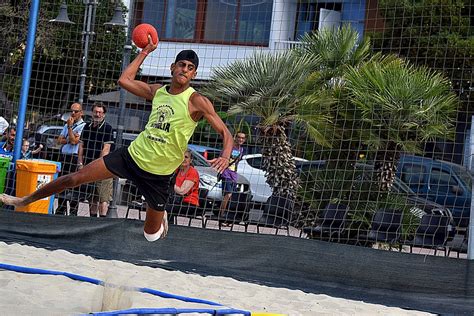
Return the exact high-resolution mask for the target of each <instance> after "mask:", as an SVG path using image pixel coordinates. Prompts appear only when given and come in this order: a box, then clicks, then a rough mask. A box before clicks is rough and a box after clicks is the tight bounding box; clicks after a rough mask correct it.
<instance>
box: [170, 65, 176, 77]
mask: <svg viewBox="0 0 474 316" xmlns="http://www.w3.org/2000/svg"><path fill="white" fill-rule="evenodd" d="M175 66H176V64H175V63H172V64H171V66H170V70H171V75H173V69H174V67H175Z"/></svg>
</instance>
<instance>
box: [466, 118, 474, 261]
mask: <svg viewBox="0 0 474 316" xmlns="http://www.w3.org/2000/svg"><path fill="white" fill-rule="evenodd" d="M468 157H469V171H470V172H471V174H472V171H473V170H474V161H473V160H474V115H473V116H472V117H471V133H470V135H469V156H468ZM473 192H474V181H473V183H472V188H471V212H470V214H469V228H468V234H469V239H468V243H467V259H469V260H473V259H474V200H473V197H474V195H473V194H472V193H473Z"/></svg>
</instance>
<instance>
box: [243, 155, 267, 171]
mask: <svg viewBox="0 0 474 316" xmlns="http://www.w3.org/2000/svg"><path fill="white" fill-rule="evenodd" d="M245 160H246V161H247V163H248V164H249V165H250V166H252V167H253V168H257V169H262V168H263V165H262V163H263V162H262V157H254V158H247V159H245Z"/></svg>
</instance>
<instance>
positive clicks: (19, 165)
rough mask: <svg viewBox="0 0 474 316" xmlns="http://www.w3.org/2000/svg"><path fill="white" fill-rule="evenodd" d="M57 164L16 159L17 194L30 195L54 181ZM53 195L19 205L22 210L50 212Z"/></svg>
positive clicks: (18, 209) (18, 208) (17, 209)
mask: <svg viewBox="0 0 474 316" xmlns="http://www.w3.org/2000/svg"><path fill="white" fill-rule="evenodd" d="M55 174H56V164H54V163H51V162H46V161H41V160H17V161H16V196H17V197H22V196H25V195H28V194H30V193H32V192H34V191H36V190H38V189H39V188H40V187H42V186H43V185H45V184H46V183H49V182H51V181H53V179H54V175H55ZM52 198H53V197H52V196H48V197H46V198H44V199H41V200H38V201H36V202H33V203H31V204H29V205H27V206H23V207H17V208H16V209H15V210H16V211H20V212H30V213H42V214H48V211H49V207H50V203H51V199H52Z"/></svg>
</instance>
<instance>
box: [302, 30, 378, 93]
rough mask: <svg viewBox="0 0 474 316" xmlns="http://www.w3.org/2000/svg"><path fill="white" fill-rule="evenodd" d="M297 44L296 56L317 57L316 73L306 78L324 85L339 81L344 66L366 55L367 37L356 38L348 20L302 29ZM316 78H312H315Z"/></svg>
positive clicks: (367, 48)
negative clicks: (307, 29) (333, 26)
mask: <svg viewBox="0 0 474 316" xmlns="http://www.w3.org/2000/svg"><path fill="white" fill-rule="evenodd" d="M300 41H301V45H299V46H298V47H297V48H296V49H295V53H296V54H297V55H298V56H304V55H310V56H312V57H313V58H317V59H318V61H319V63H318V64H317V65H316V69H315V71H316V72H317V74H318V75H317V77H315V76H314V74H313V77H312V78H311V80H310V82H313V83H316V84H317V85H318V88H320V87H321V84H322V85H326V86H328V87H330V86H334V84H336V83H340V78H341V77H342V75H343V74H344V71H345V69H346V68H347V66H354V67H356V66H357V65H358V64H360V63H361V62H363V61H364V60H366V59H368V58H369V56H370V53H371V51H370V41H369V39H368V38H364V39H360V38H359V33H357V31H356V30H354V29H352V28H351V26H350V24H346V25H343V26H342V27H340V28H338V29H333V28H323V29H322V30H320V31H315V32H312V33H306V34H305V35H303V36H302V37H301V39H300ZM316 78H317V79H318V80H317V81H315V79H316Z"/></svg>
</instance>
